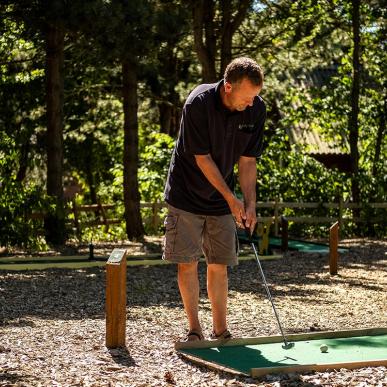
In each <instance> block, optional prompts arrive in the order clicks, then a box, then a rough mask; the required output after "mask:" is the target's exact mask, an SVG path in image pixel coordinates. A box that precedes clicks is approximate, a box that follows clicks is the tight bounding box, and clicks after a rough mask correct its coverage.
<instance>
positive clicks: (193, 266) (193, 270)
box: [177, 262, 202, 333]
mask: <svg viewBox="0 0 387 387" xmlns="http://www.w3.org/2000/svg"><path fill="white" fill-rule="evenodd" d="M177 279H178V284H179V289H180V294H181V298H182V300H183V304H184V309H185V313H186V314H187V317H188V322H189V330H190V331H195V332H200V333H201V331H202V328H201V326H200V322H199V278H198V263H197V262H192V263H179V264H178V274H177Z"/></svg>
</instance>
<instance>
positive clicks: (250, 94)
mask: <svg viewBox="0 0 387 387" xmlns="http://www.w3.org/2000/svg"><path fill="white" fill-rule="evenodd" d="M261 89H262V87H261V86H256V85H254V84H252V83H251V82H250V81H249V80H248V79H247V78H243V80H242V81H241V82H239V83H233V84H231V83H229V82H225V83H224V91H225V98H226V101H225V102H226V106H227V107H228V108H229V109H230V110H237V111H239V112H242V111H243V110H245V109H246V108H247V107H248V106H253V102H254V98H255V97H256V96H257V95H258V94H259V93H260V91H261Z"/></svg>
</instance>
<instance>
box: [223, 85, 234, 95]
mask: <svg viewBox="0 0 387 387" xmlns="http://www.w3.org/2000/svg"><path fill="white" fill-rule="evenodd" d="M231 90H232V85H231V83H230V82H224V91H225V93H226V94H229V93H231Z"/></svg>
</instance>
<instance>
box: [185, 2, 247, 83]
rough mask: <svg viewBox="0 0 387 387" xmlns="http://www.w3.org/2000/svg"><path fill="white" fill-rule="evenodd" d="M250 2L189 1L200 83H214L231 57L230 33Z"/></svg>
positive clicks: (236, 28)
mask: <svg viewBox="0 0 387 387" xmlns="http://www.w3.org/2000/svg"><path fill="white" fill-rule="evenodd" d="M252 4H253V1H251V0H242V1H238V2H235V1H232V0H222V1H220V2H219V3H218V2H217V1H215V0H209V1H204V0H191V6H192V27H193V37H194V47H195V51H196V54H197V56H198V59H199V61H200V64H201V66H202V78H203V82H215V81H216V80H217V79H218V78H219V77H221V76H222V74H223V73H224V70H225V68H226V66H227V64H228V63H229V62H230V60H231V59H232V40H233V36H234V34H235V33H236V31H237V30H238V28H239V26H240V25H241V24H242V22H243V20H244V19H245V18H246V15H247V12H248V10H249V8H251V6H252Z"/></svg>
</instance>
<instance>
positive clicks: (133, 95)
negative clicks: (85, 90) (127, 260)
mask: <svg viewBox="0 0 387 387" xmlns="http://www.w3.org/2000/svg"><path fill="white" fill-rule="evenodd" d="M122 75H123V84H122V94H123V104H124V205H125V215H124V216H125V222H126V234H127V236H128V238H129V239H130V240H132V239H141V238H142V237H143V236H144V227H143V224H142V220H141V213H140V193H139V190H138V177H137V170H138V122H137V69H136V66H135V65H134V64H133V63H131V62H130V61H129V60H123V62H122Z"/></svg>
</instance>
